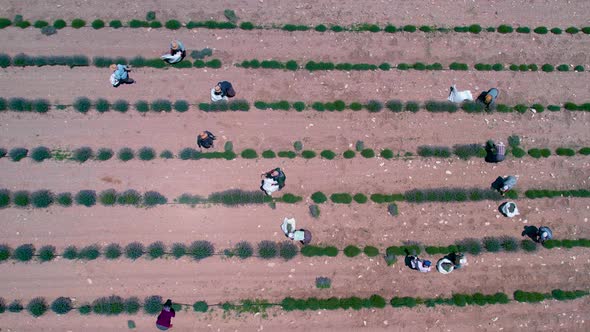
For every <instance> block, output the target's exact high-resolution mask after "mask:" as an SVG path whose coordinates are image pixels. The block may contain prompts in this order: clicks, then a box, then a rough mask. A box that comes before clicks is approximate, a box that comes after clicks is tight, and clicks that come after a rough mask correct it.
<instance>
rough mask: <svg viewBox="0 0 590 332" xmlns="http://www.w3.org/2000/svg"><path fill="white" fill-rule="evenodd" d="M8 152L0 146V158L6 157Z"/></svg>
mask: <svg viewBox="0 0 590 332" xmlns="http://www.w3.org/2000/svg"><path fill="white" fill-rule="evenodd" d="M7 154H8V151H6V149H3V148H0V158H4V157H6V155H7Z"/></svg>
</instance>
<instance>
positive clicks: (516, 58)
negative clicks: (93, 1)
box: [0, 28, 590, 68]
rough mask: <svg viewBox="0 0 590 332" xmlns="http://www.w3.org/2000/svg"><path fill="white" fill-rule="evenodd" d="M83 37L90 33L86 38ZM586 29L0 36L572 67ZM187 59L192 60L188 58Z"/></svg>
mask: <svg viewBox="0 0 590 332" xmlns="http://www.w3.org/2000/svg"><path fill="white" fill-rule="evenodd" d="M89 37H91V38H89ZM588 38H590V37H588V36H587V35H583V34H578V35H573V36H572V35H561V36H556V35H553V34H549V35H538V34H508V35H502V34H481V35H474V34H454V33H452V34H445V33H435V34H434V33H433V34H422V33H397V34H384V33H378V34H375V33H333V32H332V33H323V34H320V33H317V32H313V31H309V32H297V33H291V32H286V31H280V30H254V31H246V30H229V31H228V30H186V29H181V30H178V31H171V30H167V29H160V30H150V31H146V30H145V29H128V30H124V33H121V32H120V31H117V30H112V29H103V30H93V31H89V30H87V29H81V30H75V29H65V30H60V31H59V32H58V33H57V35H53V36H50V37H45V36H43V35H41V33H40V31H39V30H38V29H27V30H22V29H19V28H7V29H4V30H2V31H0V41H2V42H3V43H9V44H14V45H15V47H13V48H10V49H7V50H5V52H7V53H8V54H9V55H11V56H14V55H16V54H18V53H25V54H28V55H77V54H83V55H86V56H88V57H89V58H91V59H92V57H94V56H110V57H117V56H123V57H126V58H128V59H129V58H133V57H135V56H138V55H141V56H143V57H146V58H156V57H159V56H160V55H161V54H162V53H163V52H165V51H166V48H167V47H168V45H169V43H170V40H172V39H179V40H181V41H182V42H183V43H184V45H185V47H186V48H187V50H188V51H187V53H188V54H190V53H191V51H192V50H200V49H203V48H205V47H208V48H211V49H212V50H213V56H212V57H213V58H219V59H221V60H222V62H223V63H232V62H242V61H243V60H251V59H258V60H265V59H274V60H279V61H287V60H296V61H298V63H299V64H300V65H301V64H305V62H306V61H310V60H313V61H330V62H348V63H373V64H377V65H379V64H381V63H383V62H387V63H390V64H392V65H395V64H398V63H401V62H405V63H415V62H423V63H428V64H430V63H434V62H440V63H442V64H443V65H444V66H445V67H446V68H448V65H449V64H451V63H452V62H464V63H468V64H469V65H470V66H473V65H474V64H475V63H488V64H494V63H503V64H511V63H514V64H531V63H534V64H537V65H539V66H540V65H542V64H545V63H549V64H553V65H558V64H562V63H566V64H574V65H587V64H588V59H589V58H588V55H587V54H588V50H589V47H588ZM188 59H189V60H192V59H191V58H190V57H189V58H188Z"/></svg>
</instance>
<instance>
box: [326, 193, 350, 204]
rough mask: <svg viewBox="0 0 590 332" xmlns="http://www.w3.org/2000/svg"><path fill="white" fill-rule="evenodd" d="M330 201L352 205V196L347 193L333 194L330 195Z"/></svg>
mask: <svg viewBox="0 0 590 332" xmlns="http://www.w3.org/2000/svg"><path fill="white" fill-rule="evenodd" d="M330 200H331V201H332V202H334V203H337V204H350V203H352V196H350V194H348V193H334V194H332V195H330Z"/></svg>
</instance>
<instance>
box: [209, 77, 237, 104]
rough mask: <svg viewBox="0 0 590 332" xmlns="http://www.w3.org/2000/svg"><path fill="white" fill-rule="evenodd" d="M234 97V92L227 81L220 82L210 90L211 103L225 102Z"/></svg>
mask: <svg viewBox="0 0 590 332" xmlns="http://www.w3.org/2000/svg"><path fill="white" fill-rule="evenodd" d="M235 95H236V91H235V90H234V88H233V86H232V85H231V83H230V82H228V81H221V82H219V83H217V85H216V86H214V87H213V89H211V101H212V102H216V101H227V100H228V98H233V97H235Z"/></svg>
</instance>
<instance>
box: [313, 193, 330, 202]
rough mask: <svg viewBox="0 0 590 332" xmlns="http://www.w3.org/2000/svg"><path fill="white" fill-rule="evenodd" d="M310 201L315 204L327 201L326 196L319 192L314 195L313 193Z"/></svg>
mask: <svg viewBox="0 0 590 332" xmlns="http://www.w3.org/2000/svg"><path fill="white" fill-rule="evenodd" d="M311 200H312V201H313V202H314V203H316V204H322V203H324V202H325V201H327V200H328V198H327V197H326V195H324V193H323V192H321V191H316V192H315V193H313V194H312V195H311Z"/></svg>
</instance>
